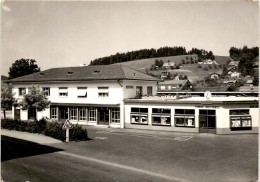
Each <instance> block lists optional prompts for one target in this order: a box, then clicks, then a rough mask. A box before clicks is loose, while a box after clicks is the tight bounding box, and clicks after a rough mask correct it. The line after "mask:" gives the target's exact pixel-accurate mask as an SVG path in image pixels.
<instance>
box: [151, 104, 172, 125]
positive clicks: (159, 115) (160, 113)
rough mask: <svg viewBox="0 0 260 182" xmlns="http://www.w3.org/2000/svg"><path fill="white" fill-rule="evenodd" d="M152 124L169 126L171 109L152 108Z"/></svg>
mask: <svg viewBox="0 0 260 182" xmlns="http://www.w3.org/2000/svg"><path fill="white" fill-rule="evenodd" d="M152 111H153V113H152V124H153V125H159V126H160V125H163V126H171V109H165V108H153V109H152Z"/></svg>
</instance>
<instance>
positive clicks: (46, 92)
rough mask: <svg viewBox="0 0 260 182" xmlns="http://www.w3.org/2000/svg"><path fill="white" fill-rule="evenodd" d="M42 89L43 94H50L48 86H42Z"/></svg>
mask: <svg viewBox="0 0 260 182" xmlns="http://www.w3.org/2000/svg"><path fill="white" fill-rule="evenodd" d="M42 90H43V91H44V94H45V96H50V94H51V90H50V87H43V88H42Z"/></svg>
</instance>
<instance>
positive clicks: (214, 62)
mask: <svg viewBox="0 0 260 182" xmlns="http://www.w3.org/2000/svg"><path fill="white" fill-rule="evenodd" d="M203 64H216V65H218V63H217V62H216V61H215V60H211V59H206V60H204V61H203Z"/></svg>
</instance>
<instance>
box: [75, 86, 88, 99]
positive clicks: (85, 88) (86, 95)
mask: <svg viewBox="0 0 260 182" xmlns="http://www.w3.org/2000/svg"><path fill="white" fill-rule="evenodd" d="M87 89H88V87H77V97H78V98H87V97H88V92H87ZM79 90H83V91H85V92H86V93H85V95H84V96H82V95H79V93H78V92H79Z"/></svg>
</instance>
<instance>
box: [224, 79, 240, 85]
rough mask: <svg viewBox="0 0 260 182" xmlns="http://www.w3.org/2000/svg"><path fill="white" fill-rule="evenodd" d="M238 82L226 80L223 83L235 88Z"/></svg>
mask: <svg viewBox="0 0 260 182" xmlns="http://www.w3.org/2000/svg"><path fill="white" fill-rule="evenodd" d="M236 83H237V81H236V80H224V81H223V82H222V85H223V86H234V85H236Z"/></svg>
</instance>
